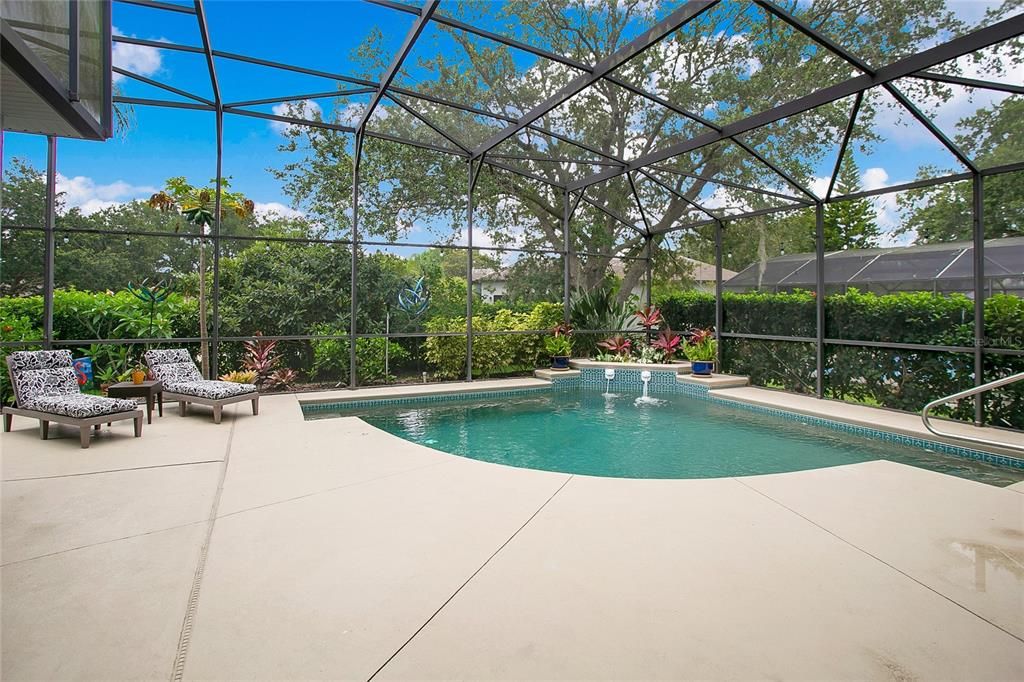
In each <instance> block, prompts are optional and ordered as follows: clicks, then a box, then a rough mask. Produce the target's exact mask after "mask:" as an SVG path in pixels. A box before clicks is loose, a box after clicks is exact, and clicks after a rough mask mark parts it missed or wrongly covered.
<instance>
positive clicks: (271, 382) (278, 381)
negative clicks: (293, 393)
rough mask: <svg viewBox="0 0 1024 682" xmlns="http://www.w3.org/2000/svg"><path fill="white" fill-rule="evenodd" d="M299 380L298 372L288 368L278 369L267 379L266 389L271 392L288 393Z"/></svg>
mask: <svg viewBox="0 0 1024 682" xmlns="http://www.w3.org/2000/svg"><path fill="white" fill-rule="evenodd" d="M297 378H298V372H296V371H295V370H294V369H289V368H287V367H284V368H281V369H277V370H274V372H273V373H272V374H271V375H270V376H269V377H267V380H266V387H267V388H268V389H270V390H271V391H287V390H288V389H290V388H291V387H292V384H294V383H295V380H296V379H297Z"/></svg>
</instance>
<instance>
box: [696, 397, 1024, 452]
mask: <svg viewBox="0 0 1024 682" xmlns="http://www.w3.org/2000/svg"><path fill="white" fill-rule="evenodd" d="M707 400H710V401H711V402H713V403H715V404H717V405H724V406H727V407H734V408H740V409H743V410H747V411H749V412H756V413H758V414H764V415H769V416H772V417H778V418H780V419H785V420H787V421H796V422H801V423H803V424H811V425H813V426H822V427H825V428H827V429H831V430H833V431H841V432H843V433H849V434H852V435H854V436H863V437H865V438H871V439H873V440H881V441H885V442H887V443H896V444H898V445H909V446H910V447H915V448H920V449H922V450H931V451H932V452H940V453H942V454H944V455H952V456H954V457H963V458H966V459H973V460H977V461H980V462H986V463H988V464H998V465H1000V466H1007V467H1013V468H1015V469H1024V459H1018V458H1016V457H1009V456H1007V455H997V454H994V453H991V452H983V451H981V450H974V449H972V448H965V447H961V446H959V445H950V444H949V443H940V442H939V441H934V440H927V439H925V438H917V437H915V436H905V435H903V434H901V433H893V432H891V431H880V430H879V429H872V428H868V427H866V426H859V425H857V424H847V423H846V422H840V421H835V420H833V419H825V418H824V417H813V416H810V415H806V414H801V413H799V412H789V411H787V410H779V409H776V408H773V407H765V406H763V405H752V404H750V403H743V402H739V401H738V400H726V399H724V398H718V397H716V396H713V395H708V396H707Z"/></svg>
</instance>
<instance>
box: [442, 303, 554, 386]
mask: <svg viewBox="0 0 1024 682" xmlns="http://www.w3.org/2000/svg"><path fill="white" fill-rule="evenodd" d="M561 321H562V306H561V305H559V304H557V303H538V304H537V305H535V306H534V307H533V310H532V311H530V312H529V313H517V312H513V311H511V310H498V311H496V312H495V313H493V314H492V315H479V316H478V315H474V316H473V330H474V331H478V332H489V331H495V332H499V331H528V330H532V329H550V328H551V327H554V326H555V325H556V324H558V323H559V322H561ZM426 329H427V331H428V332H461V333H462V334H463V336H432V337H430V338H428V339H427V340H426V342H425V344H424V345H425V346H426V352H425V357H426V360H427V363H428V364H429V365H430V366H431V367H433V369H434V373H435V375H436V376H437V377H438V378H441V379H455V378H458V377H460V376H463V375H464V374H465V371H466V337H465V335H464V334H465V331H466V318H465V317H436V318H434V319H432V320H428V321H427V325H426ZM545 336H546V334H503V335H493V336H474V337H473V369H474V376H481V377H490V376H496V375H502V374H515V373H522V372H524V371H530V370H533V369H534V368H535V367H537V366H538V365H539V363H540V362H541V358H542V357H544V341H543V340H544V337H545Z"/></svg>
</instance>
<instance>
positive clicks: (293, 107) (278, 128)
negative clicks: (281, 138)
mask: <svg viewBox="0 0 1024 682" xmlns="http://www.w3.org/2000/svg"><path fill="white" fill-rule="evenodd" d="M271 111H273V112H274V113H275V114H277V115H278V116H289V117H291V118H301V119H306V120H314V119H317V118H319V117H321V116H322V114H323V109H321V108H320V105H319V104H317V103H316V102H314V101H313V100H311V99H303V100H299V101H298V102H281V103H280V104H275V105H274V106H273V107H272V109H271ZM270 127H271V128H273V130H274V131H275V132H278V133H280V134H282V135H284V134H285V133H286V132H287V131H288V129H289V128H291V127H292V124H290V123H285V122H284V121H271V122H270Z"/></svg>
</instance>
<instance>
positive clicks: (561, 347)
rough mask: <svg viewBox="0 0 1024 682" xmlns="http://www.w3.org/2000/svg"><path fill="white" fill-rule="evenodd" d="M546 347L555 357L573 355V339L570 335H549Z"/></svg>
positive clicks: (545, 342)
mask: <svg viewBox="0 0 1024 682" xmlns="http://www.w3.org/2000/svg"><path fill="white" fill-rule="evenodd" d="M544 349H545V350H546V351H547V352H548V355H550V356H551V357H553V358H562V357H568V356H570V355H572V340H571V339H570V338H569V337H568V336H548V337H545V339H544Z"/></svg>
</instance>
